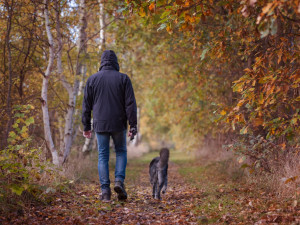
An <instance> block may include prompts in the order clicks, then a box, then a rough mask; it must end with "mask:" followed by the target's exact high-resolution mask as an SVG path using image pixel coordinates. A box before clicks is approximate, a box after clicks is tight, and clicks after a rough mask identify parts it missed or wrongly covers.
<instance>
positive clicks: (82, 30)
mask: <svg viewBox="0 0 300 225" xmlns="http://www.w3.org/2000/svg"><path fill="white" fill-rule="evenodd" d="M79 4H80V5H79V38H78V43H77V48H78V57H77V65H76V77H75V82H74V85H73V90H72V92H71V93H69V104H68V110H67V115H66V123H65V138H64V144H65V149H64V158H63V162H65V161H66V159H67V157H68V156H69V154H70V150H71V146H72V142H73V125H74V120H73V116H74V113H75V106H76V99H77V96H78V94H79V93H80V94H81V93H82V90H80V88H79V86H80V82H81V81H82V80H84V77H85V74H86V65H85V62H84V61H85V58H86V49H87V43H86V41H87V34H86V28H87V20H86V10H85V8H86V6H85V0H80V3H79Z"/></svg>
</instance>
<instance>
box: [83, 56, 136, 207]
mask: <svg viewBox="0 0 300 225" xmlns="http://www.w3.org/2000/svg"><path fill="white" fill-rule="evenodd" d="M92 111H93V130H94V131H95V133H96V136H97V141H98V153H99V156H98V171H99V178H100V183H101V190H102V196H101V199H102V200H104V201H109V200H110V198H111V190H110V180H109V168H108V161H109V140H110V137H112V139H113V142H114V146H115V151H116V167H115V186H114V190H115V192H117V194H118V199H119V200H126V199H127V193H126V191H125V187H124V179H125V170H126V164H127V145H126V132H127V120H128V121H129V125H130V130H129V134H128V136H130V138H131V139H133V138H134V136H135V135H136V133H137V127H136V126H137V109H136V101H135V97H134V91H133V88H132V84H131V81H130V79H129V77H128V76H127V75H126V74H122V73H120V72H119V64H118V59H117V56H116V54H115V53H114V51H112V50H106V51H104V52H103V54H102V56H101V66H100V69H99V71H98V72H97V73H95V74H93V75H92V76H91V77H89V78H88V80H87V82H86V86H85V90H84V99H83V105H82V123H83V125H84V131H83V136H84V137H86V138H91V135H92V131H91V112H92Z"/></svg>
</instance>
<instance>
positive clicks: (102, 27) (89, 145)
mask: <svg viewBox="0 0 300 225" xmlns="http://www.w3.org/2000/svg"><path fill="white" fill-rule="evenodd" d="M98 3H99V8H100V15H99V23H100V45H99V50H100V54H101V53H102V51H103V50H104V48H105V11H104V1H103V0H98ZM95 138H96V135H95V134H93V135H92V138H91V139H88V138H86V139H85V142H84V145H83V147H82V152H83V153H84V154H86V153H87V152H90V151H91V150H92V147H93V142H94V141H95Z"/></svg>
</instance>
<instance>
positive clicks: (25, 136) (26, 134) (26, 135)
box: [21, 132, 29, 138]
mask: <svg viewBox="0 0 300 225" xmlns="http://www.w3.org/2000/svg"><path fill="white" fill-rule="evenodd" d="M21 136H22V137H23V138H28V137H29V134H28V133H27V132H24V133H22V134H21Z"/></svg>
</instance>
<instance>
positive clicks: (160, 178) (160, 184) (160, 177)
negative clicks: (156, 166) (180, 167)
mask: <svg viewBox="0 0 300 225" xmlns="http://www.w3.org/2000/svg"><path fill="white" fill-rule="evenodd" d="M163 185H164V176H163V171H159V172H158V190H157V197H158V199H161V197H160V192H161V189H162V187H163Z"/></svg>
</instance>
